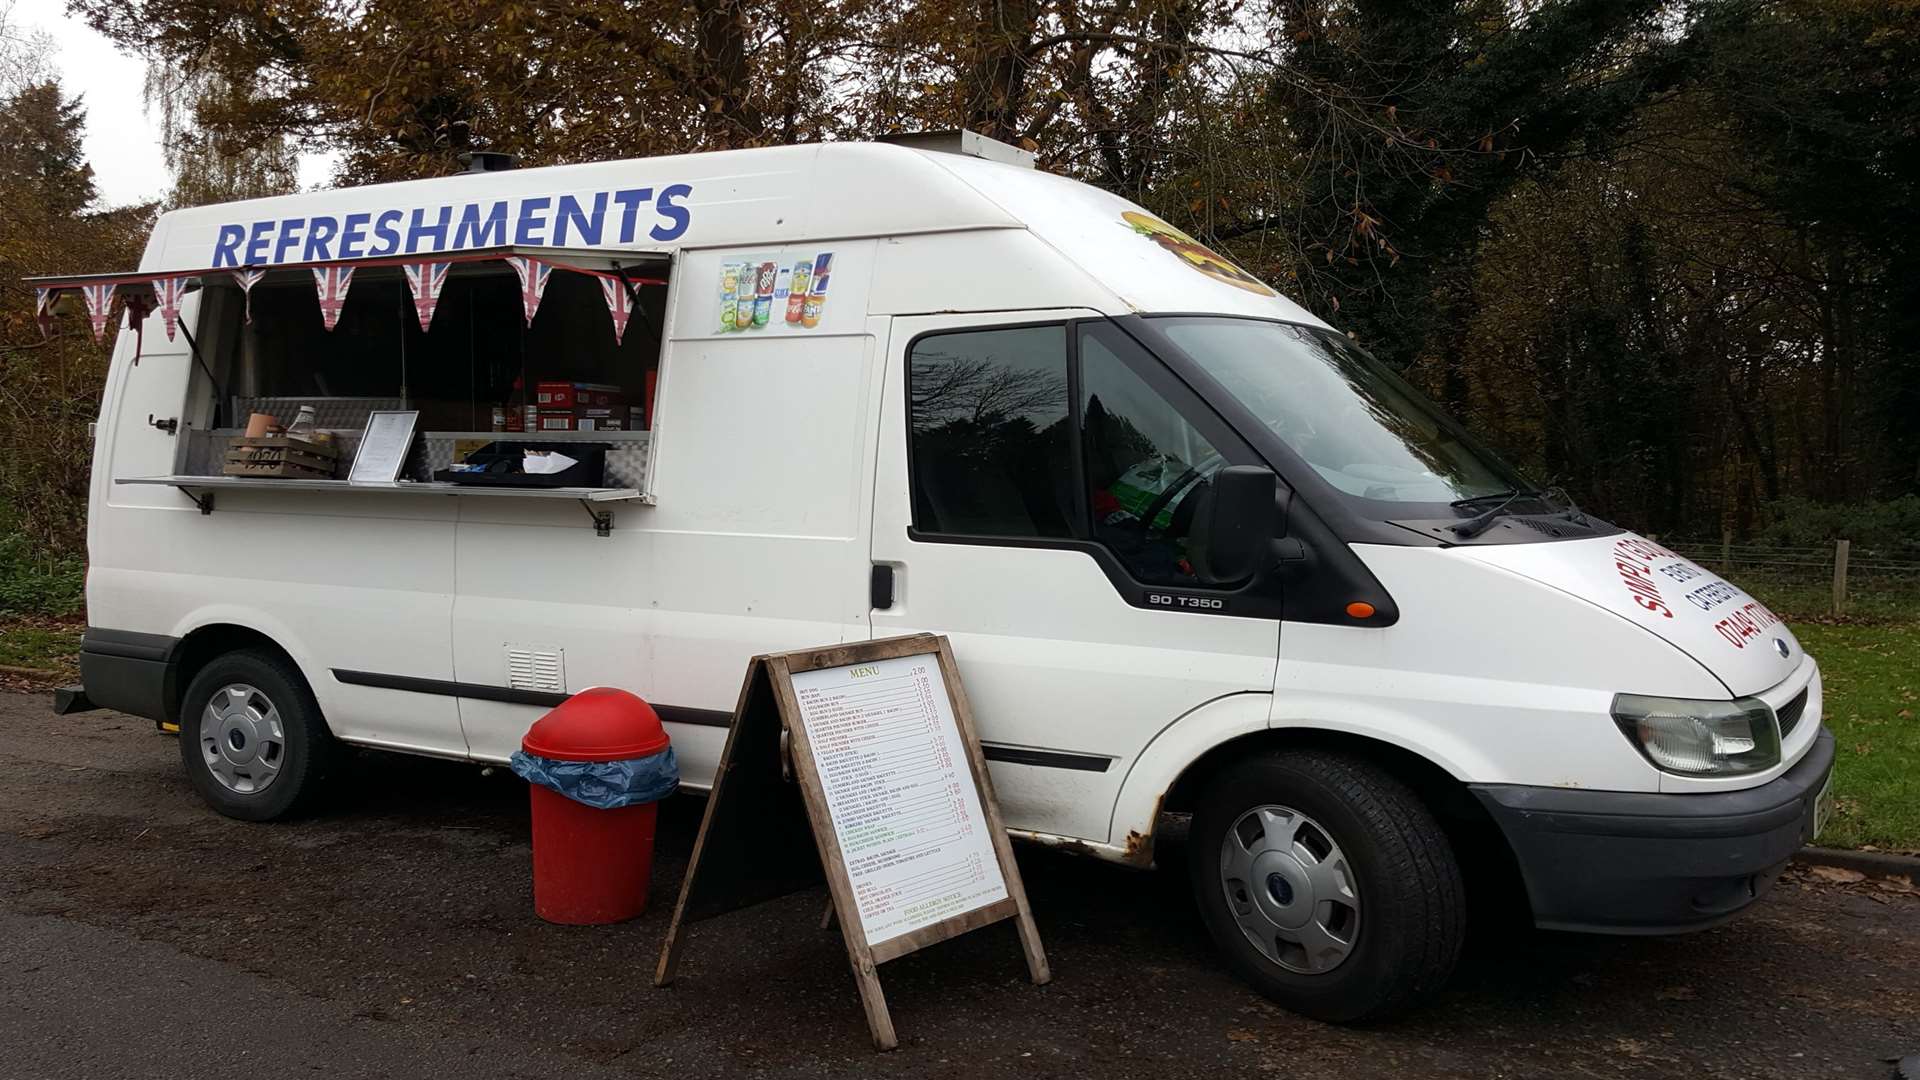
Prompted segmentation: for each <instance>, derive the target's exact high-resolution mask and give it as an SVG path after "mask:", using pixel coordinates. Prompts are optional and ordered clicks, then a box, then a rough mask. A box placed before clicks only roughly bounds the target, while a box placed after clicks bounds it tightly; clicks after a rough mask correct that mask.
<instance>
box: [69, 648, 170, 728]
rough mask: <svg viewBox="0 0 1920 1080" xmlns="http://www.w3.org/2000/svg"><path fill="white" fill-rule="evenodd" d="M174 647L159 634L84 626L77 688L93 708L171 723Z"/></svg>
mask: <svg viewBox="0 0 1920 1080" xmlns="http://www.w3.org/2000/svg"><path fill="white" fill-rule="evenodd" d="M179 645H180V639H179V638H172V637H168V636H166V635H165V634H141V633H136V632H134V631H131V630H103V629H100V628H99V627H96V626H89V627H87V632H86V634H85V635H84V636H82V637H81V639H80V685H81V686H83V687H85V688H86V696H87V699H88V700H89V701H91V702H92V703H93V704H94V705H95V706H97V707H99V708H103V709H118V710H120V711H121V712H124V713H132V714H133V715H135V716H144V717H146V718H147V719H149V720H153V721H156V722H166V721H171V720H173V719H174V717H172V716H170V715H168V713H169V712H170V711H171V708H172V703H173V702H174V701H175V700H177V697H178V696H177V695H176V694H175V692H174V691H175V686H174V679H175V673H176V672H177V671H178V670H179Z"/></svg>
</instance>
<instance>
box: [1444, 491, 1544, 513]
mask: <svg viewBox="0 0 1920 1080" xmlns="http://www.w3.org/2000/svg"><path fill="white" fill-rule="evenodd" d="M1543 494H1545V492H1542V491H1537V490H1535V489H1532V488H1508V489H1507V490H1505V491H1490V492H1488V493H1487V494H1485V495H1469V496H1467V497H1466V498H1464V499H1455V500H1453V501H1452V502H1450V503H1448V504H1447V505H1448V506H1453V507H1458V508H1465V507H1469V506H1478V505H1479V504H1481V503H1483V502H1494V501H1495V500H1501V501H1506V500H1512V499H1517V498H1519V497H1520V496H1522V495H1543Z"/></svg>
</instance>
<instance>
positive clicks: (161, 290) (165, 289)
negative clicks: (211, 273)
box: [153, 277, 193, 341]
mask: <svg viewBox="0 0 1920 1080" xmlns="http://www.w3.org/2000/svg"><path fill="white" fill-rule="evenodd" d="M192 280H193V279H192V278H184V277H163V278H154V279H153V298H154V301H155V303H156V305H157V306H158V307H159V309H160V322H161V324H162V325H164V326H165V327H166V328H167V340H168V341H172V340H173V331H174V328H175V327H178V326H179V325H180V301H181V299H182V298H184V297H185V296H186V295H187V282H189V281H192Z"/></svg>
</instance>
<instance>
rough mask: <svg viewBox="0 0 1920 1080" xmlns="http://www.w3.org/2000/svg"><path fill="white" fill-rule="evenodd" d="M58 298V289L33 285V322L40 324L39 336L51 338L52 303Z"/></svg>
mask: <svg viewBox="0 0 1920 1080" xmlns="http://www.w3.org/2000/svg"><path fill="white" fill-rule="evenodd" d="M59 298H60V290H59V289H49V288H45V287H43V286H39V285H35V286H34V287H33V321H34V322H36V323H39V324H40V336H41V337H43V338H50V337H52V336H53V302H54V301H55V300H57V299H59Z"/></svg>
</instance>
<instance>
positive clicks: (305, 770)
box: [180, 649, 335, 821]
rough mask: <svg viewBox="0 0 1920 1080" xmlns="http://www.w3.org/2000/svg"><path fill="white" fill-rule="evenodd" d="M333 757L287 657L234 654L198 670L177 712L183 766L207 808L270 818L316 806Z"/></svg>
mask: <svg viewBox="0 0 1920 1080" xmlns="http://www.w3.org/2000/svg"><path fill="white" fill-rule="evenodd" d="M334 753H335V744H334V741H333V735H332V733H331V732H329V731H328V730H327V724H326V721H325V719H323V718H322V717H321V715H320V706H319V704H318V703H316V702H315V701H314V698H313V691H312V690H310V689H309V688H308V687H307V682H306V680H305V679H304V678H302V677H301V675H300V672H299V671H298V670H297V669H296V668H294V666H293V665H292V664H291V663H290V662H288V661H287V660H286V659H285V658H284V657H281V656H278V655H275V654H273V653H270V652H264V651H260V650H252V649H249V650H243V651H240V652H231V653H227V654H225V655H223V656H220V657H217V658H215V659H214V660H213V661H212V662H211V663H209V664H207V666H206V667H203V668H201V669H200V673H199V674H198V675H195V676H194V678H193V682H192V683H191V684H190V685H188V687H187V693H186V697H185V698H184V699H183V700H182V702H181V707H180V762H181V764H182V765H184V766H185V767H186V771H187V779H188V780H189V781H191V782H192V784H193V786H194V789H195V790H196V791H198V792H199V793H200V797H201V798H203V799H205V800H206V801H207V803H208V805H210V806H212V807H213V808H214V809H215V810H218V811H219V812H220V813H222V814H225V815H226V816H228V817H231V818H239V819H240V820H242V821H271V820H273V819H275V818H280V817H286V816H288V815H291V814H295V813H298V812H299V811H301V810H303V809H306V808H307V807H308V806H310V805H311V804H312V801H313V798H314V796H315V794H316V793H317V792H318V790H319V788H320V786H321V783H320V782H321V780H322V779H323V778H324V776H325V774H326V772H327V770H328V768H329V767H330V766H331V765H332V762H333V758H334Z"/></svg>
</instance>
